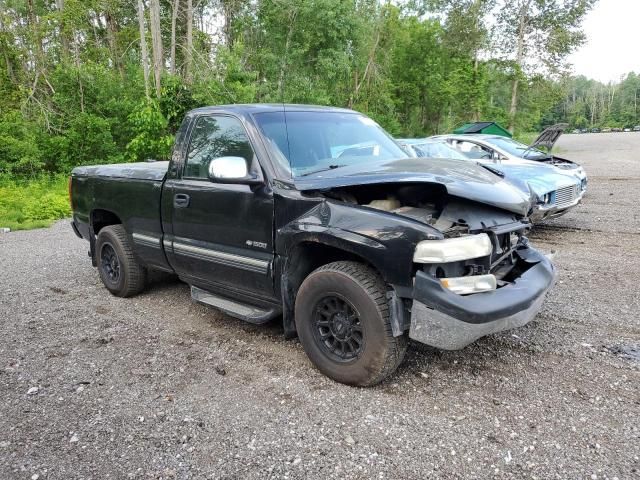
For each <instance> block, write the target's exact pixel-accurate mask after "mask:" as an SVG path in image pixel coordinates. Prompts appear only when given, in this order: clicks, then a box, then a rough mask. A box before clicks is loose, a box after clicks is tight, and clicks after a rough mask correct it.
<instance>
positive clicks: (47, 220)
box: [0, 175, 71, 230]
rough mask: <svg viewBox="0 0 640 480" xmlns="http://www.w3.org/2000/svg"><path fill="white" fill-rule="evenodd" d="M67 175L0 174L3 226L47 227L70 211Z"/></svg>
mask: <svg viewBox="0 0 640 480" xmlns="http://www.w3.org/2000/svg"><path fill="white" fill-rule="evenodd" d="M67 182H68V178H67V177H65V176H61V175H60V176H55V177H45V176H41V177H36V178H32V179H29V180H20V181H16V180H12V179H10V178H9V177H6V176H5V177H0V227H9V228H11V229H12V230H26V229H30V228H38V227H47V226H49V225H51V224H52V223H53V222H54V221H56V220H59V219H61V218H65V217H68V216H69V215H70V214H71V208H70V206H69V198H68V190H67Z"/></svg>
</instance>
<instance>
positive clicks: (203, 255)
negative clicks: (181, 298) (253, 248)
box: [173, 240, 270, 274]
mask: <svg viewBox="0 0 640 480" xmlns="http://www.w3.org/2000/svg"><path fill="white" fill-rule="evenodd" d="M173 251H174V253H176V254H178V255H186V256H187V257H191V258H197V259H199V260H205V261H208V262H214V263H219V264H221V265H228V266H230V267H236V268H240V269H242V270H248V271H250V272H257V273H263V274H266V273H267V272H268V271H269V264H270V262H269V261H267V260H260V259H257V258H251V257H245V256H242V255H235V254H233V253H227V252H221V251H220V250H212V249H209V248H202V247H196V246H194V245H187V244H185V243H178V242H176V241H175V240H174V242H173Z"/></svg>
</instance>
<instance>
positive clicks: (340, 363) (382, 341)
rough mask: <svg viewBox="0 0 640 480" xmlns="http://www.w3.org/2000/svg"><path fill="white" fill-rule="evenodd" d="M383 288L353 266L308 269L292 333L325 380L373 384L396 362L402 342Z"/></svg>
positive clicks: (374, 275) (375, 277)
mask: <svg viewBox="0 0 640 480" xmlns="http://www.w3.org/2000/svg"><path fill="white" fill-rule="evenodd" d="M386 292H387V290H386V288H385V284H384V282H383V280H382V279H381V278H380V276H379V275H378V274H377V273H376V272H375V271H374V270H373V269H371V268H369V267H368V266H366V265H363V264H361V263H357V262H334V263H330V264H328V265H324V266H322V267H320V268H318V269H316V270H314V271H313V272H312V273H311V274H310V275H309V276H308V277H307V278H306V279H305V280H304V281H303V282H302V285H301V286H300V289H299V290H298V294H297V296H296V305H295V319H296V328H297V331H298V336H299V338H300V342H301V343H302V346H303V347H304V350H305V352H306V353H307V355H308V356H309V359H310V360H311V362H312V363H313V364H314V365H315V366H316V367H317V368H318V370H320V371H321V372H322V373H324V374H325V375H326V376H328V377H329V378H332V379H333V380H336V381H338V382H341V383H346V384H348V385H356V386H361V387H364V386H371V385H375V384H377V383H379V382H381V381H382V380H384V379H385V378H386V377H388V376H389V375H390V374H392V373H393V372H394V371H395V370H396V368H397V367H398V365H400V363H401V362H402V359H403V358H404V354H405V352H406V349H407V337H406V336H405V335H402V336H400V337H394V336H393V334H392V331H391V324H390V321H389V305H388V302H387V296H386Z"/></svg>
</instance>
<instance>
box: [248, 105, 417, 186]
mask: <svg viewBox="0 0 640 480" xmlns="http://www.w3.org/2000/svg"><path fill="white" fill-rule="evenodd" d="M254 118H255V120H256V123H257V124H258V127H259V128H260V130H261V131H262V133H263V134H264V136H265V137H267V139H268V143H269V146H270V148H271V150H272V151H273V153H274V156H275V158H276V160H277V161H278V162H279V163H280V164H281V166H283V167H285V169H286V170H287V171H289V172H290V173H291V175H292V176H294V177H298V176H302V175H309V174H313V173H315V172H320V171H324V170H329V169H333V168H340V167H343V166H347V165H355V164H363V165H365V164H366V163H367V162H370V161H373V160H391V159H396V158H407V157H408V155H407V153H405V152H404V150H402V149H401V148H400V146H399V145H398V144H397V143H395V141H394V140H393V139H392V138H391V137H390V136H389V135H388V134H387V133H386V132H385V131H384V130H383V129H382V128H381V127H380V126H379V125H378V124H377V123H375V122H374V121H373V120H371V119H370V118H368V117H365V116H364V115H360V114H358V113H345V112H330V111H328V112H323V111H310V112H299V111H295V112H286V117H285V113H284V112H266V113H257V114H255V115H254ZM285 162H286V163H285Z"/></svg>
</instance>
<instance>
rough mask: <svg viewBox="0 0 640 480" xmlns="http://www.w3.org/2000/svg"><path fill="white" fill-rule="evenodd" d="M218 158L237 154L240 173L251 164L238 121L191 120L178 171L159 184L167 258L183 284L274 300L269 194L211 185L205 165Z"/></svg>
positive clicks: (246, 187) (224, 118) (229, 185)
mask: <svg viewBox="0 0 640 480" xmlns="http://www.w3.org/2000/svg"><path fill="white" fill-rule="evenodd" d="M221 157H242V158H244V159H245V161H246V162H247V170H249V169H250V168H251V166H252V165H256V164H257V160H258V159H256V157H255V153H254V149H253V147H252V145H251V141H250V139H249V136H248V135H247V132H246V130H245V128H244V126H243V125H242V122H240V120H239V119H237V118H235V117H232V116H228V115H217V114H213V115H203V116H200V117H198V118H196V119H195V120H194V125H193V128H192V131H191V138H190V140H189V144H188V147H187V152H186V159H185V162H184V165H183V170H182V173H181V175H180V174H179V175H176V178H168V179H167V181H166V182H165V193H164V195H167V196H170V198H167V199H165V201H166V202H171V207H170V211H171V230H172V231H171V233H167V234H166V235H165V249H166V251H167V257H168V259H169V262H170V263H171V265H172V267H173V268H174V270H175V271H176V272H177V273H178V274H179V275H180V277H181V278H184V279H185V280H187V281H188V283H190V284H193V285H196V286H199V287H201V288H205V289H208V290H211V291H217V292H220V293H223V294H226V295H228V296H235V297H240V298H242V297H252V298H253V297H259V298H263V299H270V298H273V279H272V268H271V267H272V261H273V255H274V252H273V208H274V207H273V196H272V195H271V193H270V192H269V189H266V188H263V186H259V187H258V188H255V187H254V188H252V187H251V186H249V185H246V184H239V183H238V184H236V183H226V182H225V183H218V182H216V181H213V180H211V179H210V178H209V164H210V163H211V161H212V160H214V159H216V158H221ZM230 176H232V175H230Z"/></svg>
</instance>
